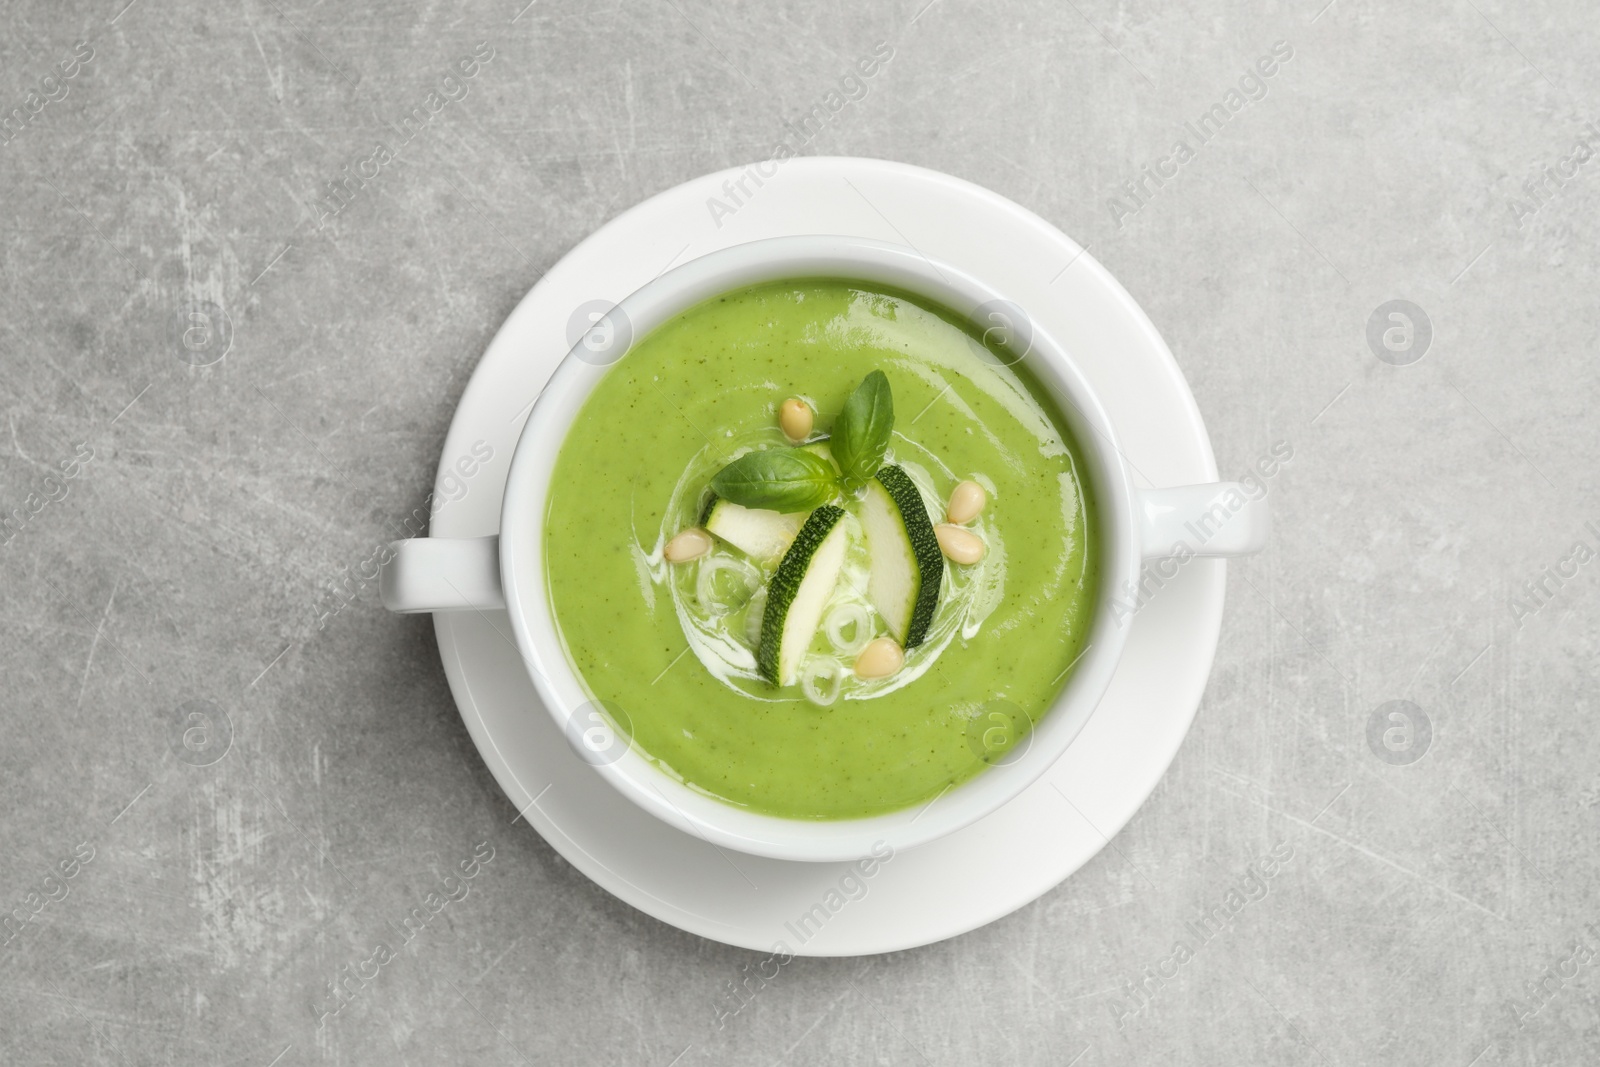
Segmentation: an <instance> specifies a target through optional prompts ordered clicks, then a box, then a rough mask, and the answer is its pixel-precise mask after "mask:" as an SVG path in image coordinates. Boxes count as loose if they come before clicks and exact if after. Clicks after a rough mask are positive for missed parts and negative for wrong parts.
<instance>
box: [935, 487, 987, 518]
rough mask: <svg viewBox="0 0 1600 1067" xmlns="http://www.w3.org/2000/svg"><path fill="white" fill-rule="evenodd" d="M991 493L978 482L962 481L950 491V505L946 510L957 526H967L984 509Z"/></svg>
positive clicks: (946, 513)
mask: <svg viewBox="0 0 1600 1067" xmlns="http://www.w3.org/2000/svg"><path fill="white" fill-rule="evenodd" d="M988 502H989V494H988V493H986V492H984V489H983V486H981V485H979V484H978V483H977V482H962V483H961V484H960V485H958V486H956V487H955V489H954V490H953V491H952V492H951V493H950V507H949V510H947V511H946V512H945V515H946V516H947V517H948V518H949V520H950V521H951V522H953V523H955V524H956V525H957V526H965V525H966V524H967V523H969V522H971V521H972V520H973V519H975V518H977V517H978V515H979V514H980V513H981V512H982V511H983V506H984V505H985V504H987V503H988Z"/></svg>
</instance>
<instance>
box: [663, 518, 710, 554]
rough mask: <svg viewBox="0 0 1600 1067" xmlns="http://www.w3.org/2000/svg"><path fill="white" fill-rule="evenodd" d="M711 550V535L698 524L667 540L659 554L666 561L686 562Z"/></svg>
mask: <svg viewBox="0 0 1600 1067" xmlns="http://www.w3.org/2000/svg"><path fill="white" fill-rule="evenodd" d="M710 551H711V535H710V534H708V533H706V532H705V531H704V530H702V529H700V527H698V526H691V527H689V528H688V529H687V530H684V531H682V532H681V533H679V534H678V536H676V537H674V538H673V539H672V540H670V541H668V542H667V547H666V548H665V549H663V550H662V552H661V554H662V555H663V556H665V557H666V559H667V562H668V563H688V562H689V561H690V560H693V559H699V558H700V557H701V556H703V555H705V554H706V553H707V552H710Z"/></svg>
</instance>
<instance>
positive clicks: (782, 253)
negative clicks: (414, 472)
mask: <svg viewBox="0 0 1600 1067" xmlns="http://www.w3.org/2000/svg"><path fill="white" fill-rule="evenodd" d="M807 277H832V278H847V279H855V280H859V281H862V282H865V283H876V284H881V285H887V286H891V287H894V288H898V289H902V290H905V291H908V292H911V293H913V294H919V295H922V296H925V297H927V298H929V299H931V300H933V301H935V302H937V303H939V304H941V305H943V306H945V307H947V308H949V309H950V310H952V311H954V312H956V313H957V314H959V315H967V316H970V315H972V314H973V313H974V312H975V311H976V310H977V309H978V308H979V307H980V306H981V305H984V304H986V303H990V302H994V301H1000V300H1004V299H1005V298H1004V295H1003V294H1000V293H997V292H995V291H993V290H992V289H990V288H989V287H988V286H987V285H985V284H984V283H982V282H980V281H979V280H977V279H976V278H974V277H972V276H971V275H969V274H967V273H966V272H964V271H961V270H959V269H957V268H955V267H953V266H951V265H949V264H945V263H937V262H934V261H933V260H930V259H929V258H928V257H926V256H924V255H922V254H921V253H920V252H917V251H916V250H914V249H911V248H907V247H903V246H898V245H892V244H886V243H883V242H879V241H872V240H868V239H864V238H858V237H848V236H826V235H816V236H799V237H775V238H768V239H764V240H760V241H753V242H750V243H747V244H742V245H735V246H732V247H729V248H724V249H721V250H719V251H716V252H711V253H709V254H707V255H705V256H702V257H701V258H699V259H696V260H693V261H691V262H689V263H686V264H684V265H683V266H680V267H677V268H675V269H673V270H671V271H669V272H667V273H665V274H662V275H661V276H660V277H658V278H656V279H654V280H653V281H651V282H649V283H647V284H645V285H644V286H642V287H641V288H639V289H638V290H637V291H635V292H634V293H633V294H632V295H631V296H629V297H627V298H625V299H624V300H623V301H622V302H621V303H620V304H619V305H618V308H619V309H620V312H621V316H620V321H624V322H626V323H628V324H629V327H630V329H631V337H632V338H633V339H634V340H635V341H637V340H639V339H642V338H644V337H645V336H647V335H648V334H649V333H650V331H651V330H653V329H655V328H656V327H657V326H659V325H661V324H662V323H663V322H665V321H667V320H668V319H670V318H671V317H673V316H674V315H677V314H678V313H680V312H682V311H684V310H686V309H687V308H689V307H692V306H694V305H695V304H698V303H700V302H701V301H703V300H706V299H710V298H712V297H715V296H717V295H719V294H722V293H725V292H728V291H731V290H735V289H738V288H741V287H743V286H747V285H754V284H760V283H762V282H767V281H779V280H784V279H790V278H795V279H798V278H807ZM613 315H614V316H615V315H616V312H613ZM580 347H581V343H580V346H575V347H574V349H573V351H572V352H569V353H568V355H567V356H566V358H565V359H563V361H562V362H561V364H560V365H559V366H558V367H557V369H556V371H555V373H554V374H553V375H552V376H551V378H550V381H549V383H548V384H547V385H546V387H545V389H544V391H543V392H542V393H541V394H540V396H539V398H538V400H537V401H536V402H535V403H534V405H533V408H532V411H531V412H530V414H529V416H528V420H527V423H526V425H525V426H524V428H523V431H522V434H521V437H520V438H519V440H518V442H517V447H516V451H515V453H514V455H513V458H512V461H511V466H510V470H509V473H508V476H507V481H506V490H505V498H504V502H503V506H502V511H501V528H500V566H501V578H502V582H503V585H504V590H505V596H506V604H507V608H508V610H509V612H510V616H511V622H512V629H513V631H514V633H515V635H516V641H517V646H518V650H519V652H520V653H521V655H522V658H523V662H524V665H525V666H526V667H527V668H528V673H529V675H530V676H531V678H532V680H533V683H534V686H535V688H536V689H537V691H538V694H539V697H540V700H541V702H542V703H543V704H544V705H545V707H546V709H548V711H549V713H550V714H551V716H552V717H553V718H554V719H555V721H556V724H557V726H558V727H560V728H561V729H562V730H563V733H565V732H566V731H567V730H568V728H569V723H568V719H569V718H570V717H571V716H572V715H573V714H574V713H575V712H576V711H577V709H579V708H581V707H583V706H584V705H585V704H586V703H587V702H589V701H590V700H591V697H590V694H589V693H588V691H587V690H586V689H585V687H584V684H583V683H582V682H581V681H580V680H579V678H578V676H577V674H576V672H575V671H574V670H573V668H572V666H571V664H570V662H569V660H568V658H567V655H566V652H565V650H564V649H563V646H562V641H561V636H560V630H559V627H558V626H557V624H556V621H555V618H554V615H553V613H552V611H551V609H550V604H549V599H548V596H547V594H546V587H545V572H544V552H543V545H544V514H545V505H546V500H547V495H548V490H549V485H550V475H551V464H552V461H553V459H554V456H555V454H556V452H557V450H558V449H559V448H560V445H561V442H562V441H563V440H564V439H565V437H566V434H567V431H568V430H569V428H570V427H571V425H572V422H573V420H574V419H575V417H576V415H577V412H578V409H579V408H580V406H581V404H582V401H583V399H584V398H586V397H587V396H588V393H589V391H590V390H591V389H592V388H593V386H594V384H595V383H596V382H597V381H599V379H600V377H601V376H602V375H604V374H605V373H606V371H607V370H609V369H610V368H609V365H605V366H601V365H596V364H595V363H593V362H589V361H587V360H586V359H584V358H581V357H580V356H579V355H578V352H579V348H580ZM1027 359H1028V360H1029V370H1030V371H1031V372H1032V374H1033V376H1034V377H1035V378H1036V379H1037V380H1038V381H1039V382H1040V383H1041V384H1042V385H1043V386H1044V388H1045V389H1046V390H1047V392H1049V393H1050V394H1051V396H1052V398H1053V399H1054V400H1055V401H1056V402H1057V404H1058V406H1059V409H1060V413H1061V415H1062V416H1063V418H1064V420H1065V421H1066V422H1067V424H1068V429H1069V430H1070V432H1071V433H1072V435H1073V437H1074V439H1075V440H1076V442H1077V444H1078V446H1079V453H1080V455H1081V456H1082V458H1083V459H1084V461H1085V464H1086V466H1087V467H1088V472H1087V473H1088V478H1089V481H1090V482H1091V485H1092V488H1093V492H1094V494H1095V500H1096V514H1097V516H1098V521H1099V524H1100V531H1099V532H1100V553H1101V557H1100V562H1101V565H1100V589H1099V595H1098V598H1097V603H1096V608H1095V612H1094V618H1093V622H1092V623H1091V627H1090V636H1089V644H1088V646H1087V647H1086V649H1085V650H1084V651H1083V653H1082V654H1081V655H1080V657H1079V659H1078V660H1077V662H1076V663H1075V665H1074V666H1073V669H1072V674H1071V677H1069V678H1068V680H1067V684H1066V685H1065V686H1064V687H1063V689H1062V691H1061V693H1060V694H1059V695H1058V696H1057V698H1056V700H1055V702H1054V704H1053V705H1052V707H1051V710H1050V711H1049V712H1048V713H1047V714H1046V715H1045V716H1044V717H1043V718H1042V719H1041V721H1040V722H1039V724H1038V725H1037V726H1036V727H1035V729H1034V730H1033V732H1032V735H1031V739H1030V741H1029V742H1028V744H1027V746H1026V750H1025V751H1024V752H1023V753H1022V755H1021V756H1020V757H1016V758H1009V757H1008V759H1007V760H1005V761H1003V762H1002V763H1001V764H999V765H997V766H994V767H991V768H989V769H988V770H986V771H984V772H982V773H980V774H978V775H976V776H974V777H973V778H971V779H969V780H968V781H966V782H964V783H962V784H961V785H959V786H957V787H955V788H953V789H950V790H947V791H946V792H944V793H943V794H941V795H939V796H938V797H936V798H935V799H934V800H933V801H931V802H930V803H928V804H926V805H924V806H922V807H920V808H913V809H905V810H902V811H898V812H892V813H889V814H886V815H879V816H873V817H870V818H864V819H850V820H829V821H820V820H819V821H808V820H794V819H783V818H777V817H774V816H769V815H763V814H760V813H757V812H753V811H750V810H747V809H743V808H739V807H736V806H734V805H731V804H728V803H726V802H724V801H721V800H717V799H715V798H712V797H710V796H707V795H706V794H704V793H701V792H698V791H696V790H694V789H692V788H690V787H688V786H686V785H684V784H683V783H681V782H679V781H677V780H675V779H673V778H672V777H670V776H668V775H667V774H664V773H663V772H662V771H660V770H659V769H658V768H657V767H656V766H654V765H653V764H652V763H650V762H649V761H648V760H647V759H645V758H644V757H643V756H642V755H641V754H640V753H639V752H638V751H637V750H636V749H633V748H630V749H629V751H627V752H625V753H624V754H623V755H622V756H621V757H620V758H618V759H616V760H615V761H613V762H609V763H603V764H600V765H598V766H596V767H595V768H594V769H595V771H596V772H597V773H599V774H600V775H601V776H602V777H603V778H604V779H605V780H606V781H607V782H608V783H610V784H611V785H612V786H613V787H614V788H616V789H617V790H618V791H619V792H621V793H622V794H623V795H624V796H626V797H628V798H629V799H630V800H632V801H633V802H634V803H635V804H637V805H639V806H640V807H641V808H643V809H644V810H646V811H648V812H650V813H651V814H652V815H655V816H656V817H657V818H660V819H661V820H663V821H664V822H666V823H668V824H669V825H671V826H674V827H677V828H679V829H683V830H685V831H687V832H689V833H693V834H695V835H697V836H699V837H701V838H703V839H705V840H707V841H709V842H711V843H712V844H714V845H718V846H721V847H726V848H731V849H736V850H738V851H741V852H748V853H754V854H756V855H762V856H770V857H773V858H777V859H786V860H806V861H838V860H848V859H855V858H858V857H861V856H863V855H867V854H868V853H869V852H870V850H871V848H872V846H873V845H874V843H877V842H887V843H888V844H890V845H891V846H892V847H894V848H895V849H897V850H899V849H905V848H912V847H914V846H916V845H919V844H923V843H925V842H928V841H931V840H933V839H935V838H938V837H941V836H943V835H945V834H948V833H951V832H953V831H955V830H959V829H961V828H962V827H964V826H967V825H969V824H971V823H973V822H975V821H976V820H978V819H980V818H982V817H983V816H985V815H987V814H989V813H990V812H993V811H995V810H996V809H998V808H999V807H1001V806H1002V805H1003V804H1005V803H1006V802H1007V801H1009V800H1011V799H1012V798H1013V797H1015V796H1016V795H1017V794H1019V793H1020V792H1022V791H1023V790H1024V789H1026V788H1027V787H1028V786H1029V785H1030V784H1032V783H1033V782H1034V781H1035V780H1036V779H1037V778H1038V777H1039V776H1040V775H1042V774H1044V773H1045V772H1046V771H1047V770H1048V769H1049V768H1050V766H1051V765H1052V764H1054V763H1055V762H1056V760H1057V759H1058V758H1059V757H1060V756H1061V754H1062V753H1063V752H1065V751H1066V749H1067V746H1068V745H1070V744H1071V743H1072V740H1073V738H1074V737H1076V736H1077V734H1078V733H1079V731H1081V730H1082V729H1083V727H1084V725H1085V724H1086V723H1087V722H1088V721H1089V719H1090V717H1091V716H1092V715H1093V713H1094V711H1095V708H1096V707H1097V706H1098V704H1099V701H1100V698H1101V696H1102V695H1103V694H1104V692H1105V690H1106V687H1107V686H1108V685H1109V684H1110V681H1111V676H1112V674H1113V672H1114V671H1115V669H1116V666H1117V662H1118V660H1119V659H1120V657H1121V653H1122V648H1123V645H1124V643H1125V642H1126V640H1127V630H1128V628H1127V627H1126V626H1125V625H1118V623H1117V621H1116V619H1115V618H1114V615H1113V611H1112V606H1111V597H1110V591H1111V590H1114V589H1117V588H1120V587H1121V586H1122V583H1123V582H1124V581H1125V580H1135V581H1136V580H1137V578H1138V573H1139V567H1140V554H1141V546H1140V544H1139V535H1138V529H1139V527H1138V523H1137V521H1136V518H1135V510H1134V509H1135V494H1134V488H1133V486H1132V483H1131V480H1130V477H1129V474H1128V468H1127V464H1126V463H1125V462H1123V460H1122V458H1121V455H1122V454H1121V450H1120V448H1119V447H1118V445H1117V442H1116V437H1115V433H1114V430H1113V428H1112V426H1111V423H1110V420H1109V419H1108V418H1107V416H1106V413H1105V411H1104V409H1103V407H1102V406H1101V404H1100V401H1099V399H1098V398H1097V397H1096V395H1095V393H1094V391H1093V389H1092V388H1090V386H1089V384H1088V381H1087V379H1086V378H1085V377H1084V375H1083V374H1082V373H1081V371H1080V370H1079V369H1078V367H1077V366H1076V364H1075V363H1074V362H1073V361H1072V360H1071V358H1070V357H1069V356H1068V355H1067V353H1066V352H1065V351H1064V350H1063V349H1062V348H1061V346H1060V345H1059V344H1057V343H1056V342H1055V341H1054V339H1053V338H1051V337H1050V336H1049V335H1048V334H1047V333H1045V332H1043V331H1042V330H1040V329H1038V328H1037V326H1036V325H1035V326H1034V328H1033V330H1032V341H1031V348H1030V351H1029V353H1028V356H1027ZM597 696H599V697H601V698H603V696H604V694H597Z"/></svg>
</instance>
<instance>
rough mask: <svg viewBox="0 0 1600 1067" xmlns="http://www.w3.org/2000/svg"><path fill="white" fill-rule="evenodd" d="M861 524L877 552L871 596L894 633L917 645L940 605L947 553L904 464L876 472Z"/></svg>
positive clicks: (903, 641) (907, 643)
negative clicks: (944, 554) (943, 549)
mask: <svg viewBox="0 0 1600 1067" xmlns="http://www.w3.org/2000/svg"><path fill="white" fill-rule="evenodd" d="M861 526H862V528H863V529H864V530H865V531H866V534H867V549H868V551H869V553H870V554H871V557H872V569H871V572H870V573H869V574H868V576H867V598H868V599H869V600H871V601H872V606H873V607H875V608H877V609H878V614H879V615H882V616H883V621H884V622H885V623H887V624H888V626H889V633H890V634H892V635H893V636H894V639H895V640H896V641H899V642H900V644H901V646H902V647H904V648H915V647H917V646H918V645H920V644H922V641H923V639H924V638H925V637H927V636H928V627H929V626H930V625H931V624H932V623H933V613H934V610H935V609H936V608H938V606H939V582H940V581H941V579H943V577H944V556H943V555H942V554H941V553H940V552H939V539H938V538H937V537H935V536H934V533H933V523H931V522H929V521H928V509H927V508H926V507H925V506H924V505H923V503H922V494H921V493H920V492H919V491H918V490H917V487H916V485H915V484H914V483H913V482H912V481H911V479H910V478H909V477H908V476H907V475H906V472H905V471H904V470H902V469H900V468H899V467H894V466H889V467H884V468H883V469H882V470H880V471H878V473H877V474H875V475H873V478H872V481H870V482H868V483H867V491H866V494H865V495H864V496H863V497H862V500H861Z"/></svg>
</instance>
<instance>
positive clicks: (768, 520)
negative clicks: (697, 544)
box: [700, 493, 805, 562]
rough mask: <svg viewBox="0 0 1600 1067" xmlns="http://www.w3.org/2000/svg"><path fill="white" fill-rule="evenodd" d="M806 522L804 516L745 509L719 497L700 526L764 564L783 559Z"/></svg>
mask: <svg viewBox="0 0 1600 1067" xmlns="http://www.w3.org/2000/svg"><path fill="white" fill-rule="evenodd" d="M804 521H805V516H804V515H784V514H782V513H780V512H776V511H768V510H766V509H765V508H747V507H742V506H740V505H738V504H735V503H734V502H733V501H731V500H724V499H722V498H721V497H720V496H717V495H716V494H715V493H713V494H712V496H711V499H710V500H708V501H706V506H705V509H704V510H703V511H701V512H700V525H701V526H703V527H705V528H706V530H707V531H709V532H710V533H713V534H715V535H716V536H718V537H720V538H722V539H723V540H724V541H726V542H728V544H730V545H732V546H733V547H734V548H737V549H738V550H739V551H740V552H743V553H745V554H746V555H748V556H753V557H754V558H756V559H759V560H762V561H763V562H766V561H768V560H774V559H777V558H778V557H779V556H781V555H783V553H784V551H785V550H786V549H788V547H789V542H791V541H793V540H794V535H795V531H797V530H799V529H800V524H801V523H802V522H804Z"/></svg>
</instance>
